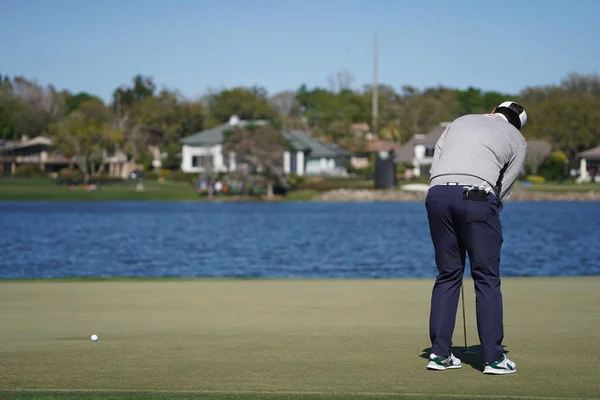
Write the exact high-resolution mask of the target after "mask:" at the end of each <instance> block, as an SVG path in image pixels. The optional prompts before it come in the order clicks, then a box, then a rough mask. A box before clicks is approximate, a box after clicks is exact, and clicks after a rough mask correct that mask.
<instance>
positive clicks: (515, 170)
mask: <svg viewBox="0 0 600 400" xmlns="http://www.w3.org/2000/svg"><path fill="white" fill-rule="evenodd" d="M526 154H527V144H525V145H523V146H522V147H521V148H519V150H517V153H516V154H515V156H514V157H513V158H512V160H511V161H510V163H509V164H508V167H507V168H506V171H505V172H504V176H503V177H502V186H501V188H500V190H501V192H500V198H499V200H500V202H501V203H502V202H504V200H506V199H507V198H508V196H509V195H510V192H511V191H512V187H513V184H514V183H515V181H516V180H517V178H518V177H519V173H520V172H521V169H522V168H523V164H524V163H525V155H526Z"/></svg>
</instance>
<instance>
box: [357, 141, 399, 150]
mask: <svg viewBox="0 0 600 400" xmlns="http://www.w3.org/2000/svg"><path fill="white" fill-rule="evenodd" d="M401 147H402V146H400V145H399V144H398V143H394V142H388V141H387V140H383V139H371V140H367V141H365V151H366V152H367V153H378V152H380V151H392V150H393V151H395V152H398V151H399V150H400V148H401Z"/></svg>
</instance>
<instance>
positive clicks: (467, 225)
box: [425, 185, 504, 362]
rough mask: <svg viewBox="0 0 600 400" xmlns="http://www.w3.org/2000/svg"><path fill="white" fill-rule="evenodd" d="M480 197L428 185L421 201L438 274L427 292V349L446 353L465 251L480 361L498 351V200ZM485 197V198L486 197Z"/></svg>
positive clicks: (492, 357) (500, 350) (495, 357)
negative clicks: (472, 291)
mask: <svg viewBox="0 0 600 400" xmlns="http://www.w3.org/2000/svg"><path fill="white" fill-rule="evenodd" d="M483 200H484V201H474V200H467V199H464V198H463V187H462V186H456V185H454V186H451V185H439V186H434V187H432V188H431V189H430V190H429V192H428V194H427V199H426V201H425V207H426V209H427V216H428V219H429V229H430V232H431V239H432V241H433V246H434V249H435V262H436V265H437V269H438V275H437V277H436V280H435V285H434V287H433V293H432V297H431V313H430V317H429V334H430V337H431V345H432V353H434V354H436V355H440V356H444V355H449V354H450V346H451V345H452V334H453V332H454V324H455V321H456V311H457V308H458V300H459V296H460V287H461V282H462V277H463V275H464V270H465V261H466V255H467V254H468V256H469V261H470V265H471V275H472V277H473V281H474V285H475V294H476V312H477V330H478V332H479V340H480V341H481V347H482V352H483V358H484V361H485V362H492V361H496V360H498V359H500V358H501V357H502V355H503V354H504V351H503V348H502V340H503V338H504V326H503V315H502V293H501V291H500V249H501V247H502V242H503V237H502V225H501V223H500V209H501V205H500V204H499V202H498V200H497V199H496V197H495V196H494V195H493V194H488V195H487V199H483ZM486 200H487V201H486Z"/></svg>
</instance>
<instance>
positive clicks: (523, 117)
mask: <svg viewBox="0 0 600 400" xmlns="http://www.w3.org/2000/svg"><path fill="white" fill-rule="evenodd" d="M500 107H504V108H508V109H509V110H511V111H512V112H514V113H515V114H517V115H518V116H519V120H520V121H521V126H520V127H518V128H519V129H521V128H523V127H524V126H525V124H526V123H527V112H526V111H525V107H523V106H522V105H520V104H519V103H517V102H515V101H505V102H504V103H502V104H500V105H499V106H498V107H496V108H500Z"/></svg>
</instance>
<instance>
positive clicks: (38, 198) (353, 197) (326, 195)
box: [0, 187, 600, 203]
mask: <svg viewBox="0 0 600 400" xmlns="http://www.w3.org/2000/svg"><path fill="white" fill-rule="evenodd" d="M599 189H600V187H599ZM426 197H427V192H419V191H405V190H398V189H391V190H382V189H334V190H330V191H326V192H316V191H315V192H311V193H302V192H300V193H294V192H292V193H291V194H290V195H288V196H276V197H275V198H272V199H267V198H259V197H242V196H236V197H226V196H223V197H220V196H217V197H214V198H213V199H209V198H207V197H200V196H194V195H191V196H190V195H186V196H164V195H161V194H158V193H152V194H150V195H147V194H144V193H142V194H140V195H139V196H136V193H127V195H120V194H117V193H110V194H103V193H102V194H100V195H99V196H96V195H95V193H89V194H88V193H85V192H76V193H71V192H66V193H60V194H57V193H53V194H52V195H50V196H48V195H45V194H44V193H43V192H40V193H39V194H38V193H35V194H34V193H29V194H27V195H23V193H19V194H12V195H11V194H9V193H0V203H2V202H89V201H96V202H130V201H143V202H146V201H150V202H152V201H154V202H186V203H196V202H197V203H278V202H309V203H311V202H314V203H352V202H392V203H405V202H424V201H425V199H426ZM506 201H507V202H513V201H522V202H554V201H556V202H600V190H599V191H593V190H592V191H564V192H553V191H534V190H531V191H529V190H518V191H513V193H511V195H510V197H509V198H508V199H507V200H506Z"/></svg>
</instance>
